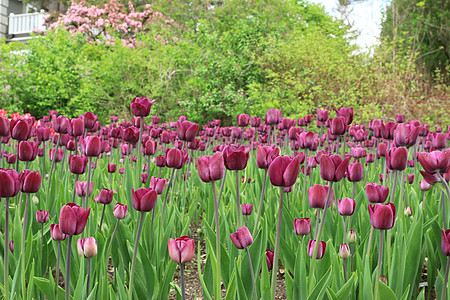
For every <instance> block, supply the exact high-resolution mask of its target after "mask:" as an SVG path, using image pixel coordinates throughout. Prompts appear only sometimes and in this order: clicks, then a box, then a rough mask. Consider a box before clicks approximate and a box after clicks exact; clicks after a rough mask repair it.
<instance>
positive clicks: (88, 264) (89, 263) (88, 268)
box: [86, 258, 91, 298]
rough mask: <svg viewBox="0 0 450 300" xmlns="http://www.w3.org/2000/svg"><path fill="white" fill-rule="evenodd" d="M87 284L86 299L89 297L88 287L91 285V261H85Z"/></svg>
mask: <svg viewBox="0 0 450 300" xmlns="http://www.w3.org/2000/svg"><path fill="white" fill-rule="evenodd" d="M87 275H88V276H87V284H86V298H88V297H89V286H90V284H91V259H90V258H88V259H87Z"/></svg>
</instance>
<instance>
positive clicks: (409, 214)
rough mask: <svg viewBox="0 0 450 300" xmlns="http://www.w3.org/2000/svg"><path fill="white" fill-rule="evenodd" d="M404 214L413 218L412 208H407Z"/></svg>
mask: <svg viewBox="0 0 450 300" xmlns="http://www.w3.org/2000/svg"><path fill="white" fill-rule="evenodd" d="M403 214H404V215H405V216H406V217H411V216H412V208H411V207H410V206H407V207H405V210H404V211H403Z"/></svg>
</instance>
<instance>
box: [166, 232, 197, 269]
mask: <svg viewBox="0 0 450 300" xmlns="http://www.w3.org/2000/svg"><path fill="white" fill-rule="evenodd" d="M168 248H169V256H170V258H171V259H172V260H173V261H174V262H176V263H178V264H184V263H187V262H190V261H191V260H192V258H194V252H195V251H194V250H195V241H194V240H193V239H190V238H189V237H188V236H186V235H185V236H181V237H179V238H177V239H175V240H174V239H169V242H168Z"/></svg>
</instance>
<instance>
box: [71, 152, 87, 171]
mask: <svg viewBox="0 0 450 300" xmlns="http://www.w3.org/2000/svg"><path fill="white" fill-rule="evenodd" d="M87 163H88V158H87V156H84V155H70V156H69V170H70V172H71V173H72V174H78V175H80V174H84V172H86V166H87Z"/></svg>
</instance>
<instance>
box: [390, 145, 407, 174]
mask: <svg viewBox="0 0 450 300" xmlns="http://www.w3.org/2000/svg"><path fill="white" fill-rule="evenodd" d="M407 161H408V150H406V148H405V147H399V148H393V149H390V150H389V152H388V153H387V154H386V162H387V166H388V167H389V169H391V170H396V171H403V170H404V169H406V163H407Z"/></svg>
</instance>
